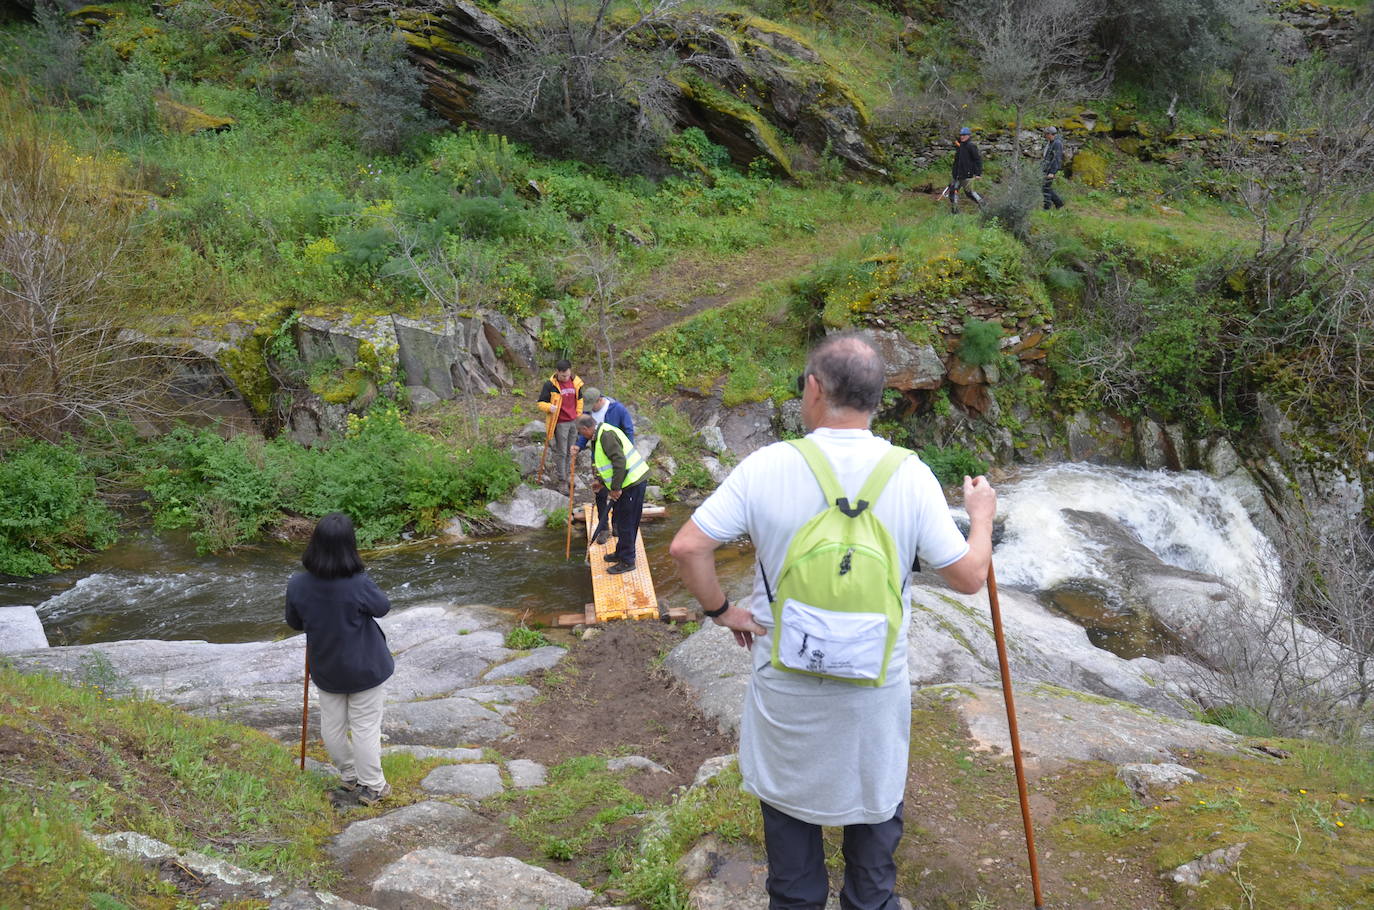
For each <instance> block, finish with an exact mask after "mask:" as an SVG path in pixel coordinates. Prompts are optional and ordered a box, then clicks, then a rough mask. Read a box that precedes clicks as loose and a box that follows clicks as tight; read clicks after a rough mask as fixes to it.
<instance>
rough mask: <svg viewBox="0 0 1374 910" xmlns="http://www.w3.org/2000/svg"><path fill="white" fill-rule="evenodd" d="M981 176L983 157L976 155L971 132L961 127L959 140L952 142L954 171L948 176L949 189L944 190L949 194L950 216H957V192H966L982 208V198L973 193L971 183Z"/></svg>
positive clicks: (976, 149)
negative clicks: (949, 178)
mask: <svg viewBox="0 0 1374 910" xmlns="http://www.w3.org/2000/svg"><path fill="white" fill-rule="evenodd" d="M981 176H983V156H982V155H980V154H979V153H978V146H977V144H975V143H974V141H973V130H971V129H969V128H968V127H963V128H962V129H960V130H959V138H958V139H956V140H954V169H953V171H952V172H951V174H950V177H951V180H950V183H949V189H947V190H945V192H946V193H948V194H949V210H950V213H951V214H954V215H957V214H959V191H960V190H965V189H966V191H967V193H968V195H969V198H970V199H972V200H973V201H974V202H975V203H977V204H978V207H979V208H982V207H983V197H982V196H979V195H978V194H977V193H976V192H974V189H973V185H972V183H971V181H973V180H974V179H975V178H977V177H981Z"/></svg>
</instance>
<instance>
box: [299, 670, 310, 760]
mask: <svg viewBox="0 0 1374 910" xmlns="http://www.w3.org/2000/svg"><path fill="white" fill-rule="evenodd" d="M309 720H310V649H309V648H308V647H307V648H306V649H305V695H304V696H303V697H302V698H301V770H302V771H304V770H305V726H306V724H307V723H308V722H309Z"/></svg>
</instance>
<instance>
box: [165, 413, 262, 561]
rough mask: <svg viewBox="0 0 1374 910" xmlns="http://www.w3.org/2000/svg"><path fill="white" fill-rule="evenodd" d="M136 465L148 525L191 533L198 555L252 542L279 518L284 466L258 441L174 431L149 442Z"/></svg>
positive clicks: (181, 430) (239, 437) (203, 430)
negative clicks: (146, 499) (148, 506)
mask: <svg viewBox="0 0 1374 910" xmlns="http://www.w3.org/2000/svg"><path fill="white" fill-rule="evenodd" d="M140 460H141V461H142V462H143V463H144V465H145V468H144V472H143V475H142V483H143V486H144V488H145V489H146V490H147V492H148V494H149V496H150V497H151V503H152V509H153V523H154V525H155V526H156V527H158V528H163V529H170V528H185V527H189V528H192V529H193V530H192V531H191V539H192V540H194V541H195V542H196V546H197V548H198V549H199V550H200V551H201V552H213V551H218V550H224V549H228V548H231V547H234V546H237V545H239V544H243V543H247V542H249V541H252V540H254V539H256V538H257V537H258V535H259V533H260V532H261V531H262V530H263V528H265V527H267V526H268V525H270V524H271V523H272V522H274V521H275V520H276V519H277V518H278V517H279V516H280V514H281V506H282V497H281V490H280V484H281V478H282V472H283V468H284V465H283V464H282V459H281V458H280V457H278V451H277V450H274V449H272V448H271V447H269V446H267V445H265V444H264V443H263V442H262V440H260V439H256V438H254V437H251V436H248V435H246V434H245V435H241V436H236V437H234V438H233V439H227V440H226V439H224V438H223V437H221V436H219V435H218V434H216V433H215V432H213V431H211V430H207V429H200V430H193V429H190V428H180V429H177V430H174V431H173V432H172V433H169V434H168V435H166V436H163V437H161V438H159V439H157V440H154V441H153V442H151V443H150V444H149V445H148V447H147V448H146V449H145V450H144V451H143V452H141V453H140Z"/></svg>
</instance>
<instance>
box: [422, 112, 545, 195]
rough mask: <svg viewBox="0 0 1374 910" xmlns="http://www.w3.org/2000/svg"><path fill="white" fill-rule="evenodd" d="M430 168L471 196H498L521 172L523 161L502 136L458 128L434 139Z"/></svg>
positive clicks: (522, 170) (517, 179) (524, 165)
mask: <svg viewBox="0 0 1374 910" xmlns="http://www.w3.org/2000/svg"><path fill="white" fill-rule="evenodd" d="M432 151H433V154H434V158H433V159H432V161H431V165H432V166H433V168H434V169H435V170H436V171H438V172H439V173H440V174H442V175H443V176H444V177H447V178H448V179H449V180H451V181H453V183H455V184H456V185H457V186H458V187H460V188H461V189H462V190H463V191H464V192H466V193H468V194H471V195H481V196H499V195H501V193H502V192H504V191H505V190H506V189H508V188H510V187H512V186H514V185H515V184H516V183H517V182H518V181H519V180H520V179H521V177H522V176H523V175H524V172H525V170H526V168H527V164H526V163H525V161H524V159H523V158H522V157H521V156H520V153H519V152H518V151H517V149H516V146H515V145H513V144H512V143H511V142H510V140H508V139H507V138H506V137H505V136H501V135H497V134H494V133H482V132H478V131H476V130H469V129H459V130H458V131H457V132H453V133H447V134H445V135H444V136H441V137H440V138H439V139H437V140H436V141H435V143H434V145H433V147H432Z"/></svg>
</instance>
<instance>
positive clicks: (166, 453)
mask: <svg viewBox="0 0 1374 910" xmlns="http://www.w3.org/2000/svg"><path fill="white" fill-rule="evenodd" d="M137 460H138V461H139V463H140V464H141V465H142V468H141V480H142V483H143V485H144V487H145V488H146V489H147V491H148V493H149V494H150V497H151V504H152V509H153V512H154V522H155V524H156V525H157V526H158V527H162V528H176V527H189V528H192V529H193V530H192V532H191V533H192V538H193V539H194V540H195V541H196V544H197V546H198V547H199V548H200V549H201V550H203V551H214V550H222V549H225V548H229V547H233V546H236V545H239V544H242V543H246V542H248V541H251V540H255V539H257V538H258V537H260V536H261V533H262V531H263V530H264V529H265V528H267V527H268V526H270V525H271V524H273V523H274V522H276V521H278V520H279V519H280V517H281V515H282V512H283V510H284V509H289V510H290V511H292V512H295V513H298V514H301V515H305V516H307V517H310V518H317V517H319V516H321V515H324V514H326V513H328V512H334V511H340V512H345V513H347V514H348V515H349V516H350V517H352V519H353V521H354V523H355V524H356V525H357V529H358V542H359V544H361V545H362V546H369V545H373V544H377V543H380V542H383V541H386V540H394V539H396V538H398V537H399V536H400V535H401V533H402V532H403V531H405V530H406V529H407V528H414V529H415V530H416V531H418V532H419V533H422V534H427V533H433V532H435V531H437V530H438V529H439V528H440V527H441V526H442V524H443V521H444V520H445V519H446V518H448V517H449V516H451V515H452V514H454V513H455V512H458V511H460V510H463V509H473V508H476V509H480V508H482V507H483V506H484V505H485V503H487V502H488V501H490V500H492V499H495V498H497V497H499V496H501V495H503V494H505V493H506V492H508V491H509V490H511V489H513V488H514V487H515V485H516V484H517V483H519V481H520V472H519V468H518V467H517V466H516V465H515V463H514V462H513V461H512V460H511V459H510V457H509V456H508V455H506V454H505V453H504V452H501V451H498V450H496V449H493V448H491V447H488V446H479V447H476V448H473V449H470V450H468V451H466V452H463V453H461V454H459V455H457V456H454V455H453V454H452V453H451V452H449V451H448V450H447V449H446V448H445V447H444V446H442V445H441V444H440V443H439V442H437V441H436V440H434V439H432V438H430V437H428V436H425V435H423V434H421V433H416V432H414V431H412V430H409V429H407V428H406V427H405V425H404V424H403V423H402V422H401V417H400V414H399V413H398V412H397V411H396V409H395V408H394V406H386V407H381V408H376V409H374V410H373V412H372V413H371V414H369V415H367V416H366V417H353V418H350V430H349V433H348V435H347V436H345V437H344V438H342V439H337V440H334V441H333V442H331V443H330V444H328V445H326V446H323V447H320V448H315V449H304V448H302V447H300V446H298V445H296V444H295V443H293V442H291V441H290V440H287V439H285V438H282V439H277V440H275V441H273V442H271V443H262V442H261V441H260V440H254V439H252V438H250V437H247V436H239V437H235V438H234V439H232V440H228V441H226V440H223V439H221V438H220V437H219V436H217V435H216V434H215V433H213V432H211V431H209V430H191V429H187V428H183V429H179V430H176V431H174V432H173V433H170V434H168V435H167V436H164V437H162V438H160V439H157V440H154V441H153V442H151V443H149V444H148V445H147V446H146V447H145V448H144V449H143V450H142V451H141V452H140V453H139V454H138V456H137Z"/></svg>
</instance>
